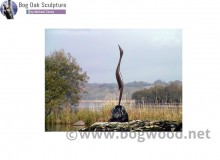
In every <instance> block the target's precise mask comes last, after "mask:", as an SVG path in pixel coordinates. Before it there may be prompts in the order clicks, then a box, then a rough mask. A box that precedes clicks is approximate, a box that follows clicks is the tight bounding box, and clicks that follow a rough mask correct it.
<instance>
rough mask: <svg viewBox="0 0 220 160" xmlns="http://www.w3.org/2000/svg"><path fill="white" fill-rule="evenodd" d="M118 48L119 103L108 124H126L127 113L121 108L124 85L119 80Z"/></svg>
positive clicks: (121, 53) (117, 77)
mask: <svg viewBox="0 0 220 160" xmlns="http://www.w3.org/2000/svg"><path fill="white" fill-rule="evenodd" d="M118 47H119V51H120V58H119V62H118V66H117V68H116V73H115V75H116V80H117V82H118V90H119V101H118V105H116V106H115V107H114V108H113V109H112V117H111V118H110V120H109V121H110V122H128V113H127V112H126V110H125V108H124V107H123V106H121V98H122V94H123V89H124V84H123V81H122V79H121V77H122V76H121V74H120V64H121V59H122V56H123V50H122V49H121V47H120V46H119V45H118Z"/></svg>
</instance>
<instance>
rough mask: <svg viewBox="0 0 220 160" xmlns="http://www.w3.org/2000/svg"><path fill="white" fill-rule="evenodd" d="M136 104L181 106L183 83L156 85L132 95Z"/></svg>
mask: <svg viewBox="0 0 220 160" xmlns="http://www.w3.org/2000/svg"><path fill="white" fill-rule="evenodd" d="M131 98H132V99H134V100H135V102H136V104H181V103H182V83H181V82H180V81H175V82H170V83H168V84H163V85H161V84H160V85H154V86H151V87H148V88H145V89H143V90H139V91H136V92H134V93H133V94H132V97H131Z"/></svg>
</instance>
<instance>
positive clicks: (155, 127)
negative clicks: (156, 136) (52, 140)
mask: <svg viewBox="0 0 220 160" xmlns="http://www.w3.org/2000/svg"><path fill="white" fill-rule="evenodd" d="M79 131H98V132H100V131H104V132H106V131H110V132H114V131H116V132H118V131H119V132H120V131H134V132H140V131H144V132H145V131H154V132H155V131H156V132H157V131H165V132H169V131H182V123H181V122H176V121H165V120H158V121H142V120H133V121H130V122H123V123H122V122H97V123H94V124H93V125H91V126H90V127H87V128H84V129H81V130H79Z"/></svg>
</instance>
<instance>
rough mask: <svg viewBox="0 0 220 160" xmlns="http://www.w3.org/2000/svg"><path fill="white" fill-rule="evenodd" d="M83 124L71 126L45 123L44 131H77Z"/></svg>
mask: <svg viewBox="0 0 220 160" xmlns="http://www.w3.org/2000/svg"><path fill="white" fill-rule="evenodd" d="M82 128H85V126H73V125H64V124H53V125H52V124H45V131H46V132H54V131H55V132H56V131H57V132H66V131H78V130H80V129H82Z"/></svg>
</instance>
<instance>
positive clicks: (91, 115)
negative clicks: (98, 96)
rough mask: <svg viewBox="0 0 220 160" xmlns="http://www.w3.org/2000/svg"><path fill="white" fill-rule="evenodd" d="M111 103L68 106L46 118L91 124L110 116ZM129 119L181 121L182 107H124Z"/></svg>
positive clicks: (47, 121) (55, 121)
mask: <svg viewBox="0 0 220 160" xmlns="http://www.w3.org/2000/svg"><path fill="white" fill-rule="evenodd" d="M113 106H114V105H113V104H109V105H106V106H104V107H103V108H102V109H101V110H89V109H79V110H78V111H77V112H73V111H72V110H71V109H70V108H66V109H65V110H62V111H61V112H60V113H59V114H54V113H53V114H51V115H49V116H48V118H47V119H46V123H50V124H73V123H75V122H77V121H79V120H82V121H83V122H85V124H86V125H87V126H88V125H91V124H93V123H95V122H106V121H108V120H109V118H110V117H111V110H112V108H113ZM126 111H127V112H128V116H129V120H171V121H177V122H182V107H181V106H179V107H170V106H163V107H159V106H156V105H155V106H149V107H144V108H138V107H132V108H126Z"/></svg>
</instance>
